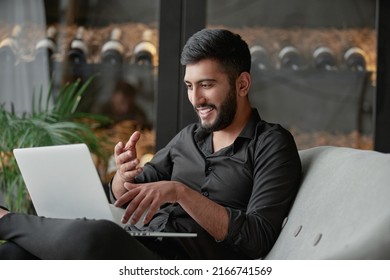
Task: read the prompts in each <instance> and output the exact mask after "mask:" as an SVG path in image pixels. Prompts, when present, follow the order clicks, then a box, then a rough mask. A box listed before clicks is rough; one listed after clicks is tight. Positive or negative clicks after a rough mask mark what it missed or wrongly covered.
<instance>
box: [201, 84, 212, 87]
mask: <svg viewBox="0 0 390 280" xmlns="http://www.w3.org/2000/svg"><path fill="white" fill-rule="evenodd" d="M201 85H202V87H203V88H210V87H211V86H212V84H211V83H203V84H201Z"/></svg>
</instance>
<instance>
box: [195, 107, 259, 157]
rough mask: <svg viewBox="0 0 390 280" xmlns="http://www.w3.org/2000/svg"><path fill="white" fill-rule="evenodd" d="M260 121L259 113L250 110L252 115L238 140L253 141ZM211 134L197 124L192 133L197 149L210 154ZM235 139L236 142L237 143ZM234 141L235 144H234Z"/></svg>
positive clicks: (255, 110) (253, 109)
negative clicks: (246, 139)
mask: <svg viewBox="0 0 390 280" xmlns="http://www.w3.org/2000/svg"><path fill="white" fill-rule="evenodd" d="M260 120H261V117H260V115H259V112H258V111H257V109H256V108H252V114H251V117H250V119H249V121H248V123H247V124H246V125H245V127H244V129H243V130H242V131H241V133H240V135H239V136H238V137H237V139H238V138H248V139H253V138H254V137H255V134H256V126H257V124H258V122H259V121H260ZM210 136H211V133H210V132H206V131H204V130H203V129H202V127H201V126H200V125H199V124H198V128H197V129H195V131H194V139H195V142H196V143H197V145H198V147H200V148H201V150H203V151H204V152H206V153H212V151H211V150H210V149H211V137H210ZM237 139H236V141H237ZM236 141H235V142H236ZM233 145H234V143H233Z"/></svg>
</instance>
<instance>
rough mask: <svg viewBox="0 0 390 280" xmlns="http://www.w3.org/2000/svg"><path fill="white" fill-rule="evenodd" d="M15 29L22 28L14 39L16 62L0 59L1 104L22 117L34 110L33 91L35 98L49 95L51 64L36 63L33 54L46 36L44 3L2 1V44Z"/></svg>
mask: <svg viewBox="0 0 390 280" xmlns="http://www.w3.org/2000/svg"><path fill="white" fill-rule="evenodd" d="M15 26H19V27H20V32H18V36H17V37H16V38H14V39H15V40H16V42H17V44H18V47H17V48H16V52H17V53H16V60H15V61H12V62H7V61H5V60H4V58H1V57H0V63H1V65H0V104H5V106H6V108H7V109H8V108H9V109H10V108H11V104H12V106H13V107H14V109H15V111H16V112H18V113H23V112H29V111H30V110H31V104H32V95H33V91H35V92H36V94H35V95H37V94H38V93H39V92H40V91H41V89H42V91H43V92H44V93H47V90H48V85H49V82H50V73H49V72H50V71H49V66H48V64H45V63H43V61H38V60H36V59H35V53H34V50H35V45H36V43H37V42H38V40H40V39H43V38H44V36H45V34H46V20H45V7H44V3H43V0H29V1H24V0H1V1H0V44H1V42H2V41H3V42H4V40H8V39H7V38H10V36H12V32H14V33H15V31H16V30H15ZM34 36H35V37H34ZM38 36H39V37H41V38H38ZM0 53H1V50H0ZM44 97H45V95H44Z"/></svg>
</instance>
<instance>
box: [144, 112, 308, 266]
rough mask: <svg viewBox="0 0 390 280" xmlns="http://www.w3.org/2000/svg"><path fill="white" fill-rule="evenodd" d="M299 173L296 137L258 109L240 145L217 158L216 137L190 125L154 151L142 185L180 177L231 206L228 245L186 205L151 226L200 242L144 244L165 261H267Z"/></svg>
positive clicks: (165, 210)
mask: <svg viewBox="0 0 390 280" xmlns="http://www.w3.org/2000/svg"><path fill="white" fill-rule="evenodd" d="M300 176H301V163H300V158H299V155H298V151H297V148H296V145H295V142H294V139H293V137H292V136H291V134H290V133H289V132H288V131H287V130H285V129H284V128H282V127H281V126H280V125H277V124H270V123H267V122H265V121H263V120H261V118H260V116H259V114H258V112H257V110H256V109H253V111H252V116H251V119H250V121H249V122H248V123H247V125H246V126H245V128H244V129H243V130H242V132H241V133H240V135H239V136H238V137H237V139H236V140H235V141H234V143H233V144H232V145H230V146H228V147H226V148H224V149H221V150H219V151H217V152H216V153H214V152H213V148H212V134H210V133H206V132H205V131H204V130H202V128H201V127H200V125H199V124H191V125H189V126H187V127H185V128H184V129H183V130H182V131H180V132H179V133H178V134H177V135H176V136H175V137H174V138H173V139H172V140H171V141H170V142H169V143H168V145H167V146H166V147H164V148H163V149H161V150H160V151H159V152H157V153H156V155H155V156H154V158H153V160H152V161H151V162H150V163H148V164H146V165H145V166H144V172H143V173H142V174H140V175H139V176H138V177H136V182H138V183H141V182H152V181H160V180H174V181H179V182H182V183H184V184H185V185H187V186H188V187H190V188H192V189H194V190H196V191H198V192H200V193H202V194H203V195H204V196H206V197H208V198H209V199H211V200H213V201H215V202H216V203H218V204H220V205H222V206H224V207H226V209H227V211H228V213H229V228H228V235H227V237H226V238H225V240H223V241H216V240H214V239H213V238H212V237H211V236H210V235H209V234H208V233H207V232H206V231H205V230H203V228H201V227H200V226H199V225H198V224H197V223H196V222H195V221H194V220H193V219H192V218H191V217H190V216H189V215H187V214H186V213H185V212H184V210H183V209H182V208H181V207H180V205H178V204H167V205H163V206H162V207H161V209H160V210H159V212H158V213H157V214H156V215H155V217H154V218H153V220H152V221H151V222H150V223H149V225H147V226H146V227H145V229H153V230H160V231H179V232H197V233H198V237H196V238H166V239H165V240H158V241H154V243H153V244H150V242H149V241H144V242H145V243H146V245H147V246H148V247H153V248H155V247H157V251H159V253H160V254H162V255H163V256H165V257H167V258H191V259H247V258H249V259H253V258H260V257H263V256H265V255H266V254H267V252H268V251H269V250H270V249H271V248H272V246H273V244H274V242H275V241H276V238H277V237H278V235H279V233H280V230H281V224H282V222H283V219H284V218H285V217H286V216H287V214H288V211H289V209H290V205H291V203H292V201H293V199H294V198H295V195H296V193H297V190H298V187H299V183H300ZM199 207H202V206H201V205H199ZM210 215H212V213H210ZM141 241H142V240H141ZM157 243H158V244H157ZM168 247H169V248H170V249H169V252H166V249H167V248H168Z"/></svg>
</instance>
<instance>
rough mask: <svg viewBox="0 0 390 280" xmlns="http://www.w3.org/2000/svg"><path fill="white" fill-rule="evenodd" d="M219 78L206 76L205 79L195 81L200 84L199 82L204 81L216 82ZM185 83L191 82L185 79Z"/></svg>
mask: <svg viewBox="0 0 390 280" xmlns="http://www.w3.org/2000/svg"><path fill="white" fill-rule="evenodd" d="M216 81H217V80H216V79H211V78H210V79H208V78H205V79H200V80H198V81H196V82H195V84H199V83H203V82H216ZM184 82H185V83H191V82H190V81H187V80H184Z"/></svg>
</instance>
